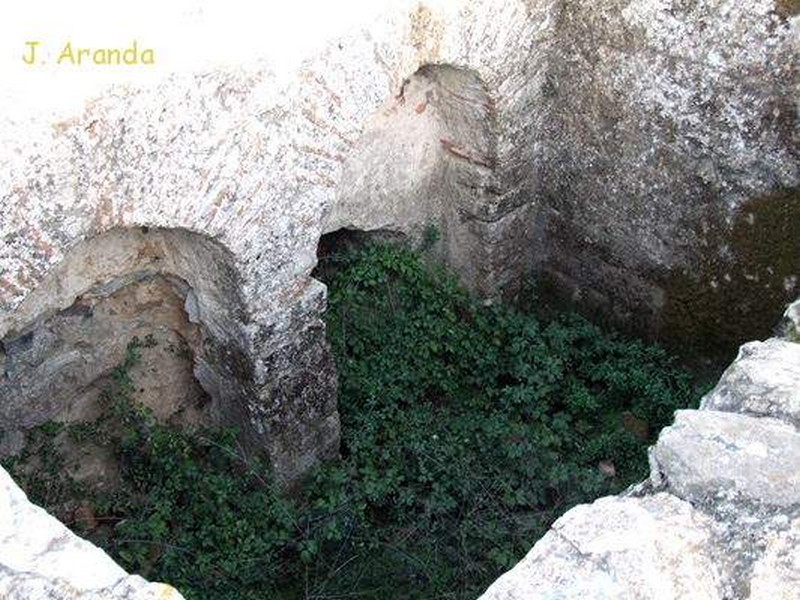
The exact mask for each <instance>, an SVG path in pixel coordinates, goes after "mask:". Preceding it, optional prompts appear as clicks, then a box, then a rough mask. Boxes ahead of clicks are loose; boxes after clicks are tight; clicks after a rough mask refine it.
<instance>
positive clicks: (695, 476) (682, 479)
mask: <svg viewBox="0 0 800 600" xmlns="http://www.w3.org/2000/svg"><path fill="white" fill-rule="evenodd" d="M653 458H654V460H655V467H654V474H653V479H654V481H655V482H656V483H659V484H660V483H661V479H662V478H663V480H664V481H665V483H666V485H667V488H668V489H669V490H670V491H672V492H673V493H674V494H676V495H678V496H679V497H681V498H684V499H685V500H689V501H691V502H697V503H708V502H711V503H713V502H715V501H716V500H717V499H725V498H728V497H732V498H735V499H737V500H740V501H743V502H751V503H755V504H764V505H767V506H773V507H781V508H784V509H789V508H791V507H796V506H797V505H798V504H800V469H798V468H797V465H800V432H798V430H797V429H796V428H795V427H793V426H792V425H789V424H787V423H785V422H783V421H779V420H777V419H773V418H768V417H763V418H755V417H750V416H747V415H740V414H735V413H727V412H718V411H712V410H702V411H693V410H680V411H677V413H676V414H675V423H674V424H673V425H671V426H670V427H667V428H666V429H663V430H662V431H661V434H660V435H659V437H658V442H657V444H656V445H655V447H654V449H653Z"/></svg>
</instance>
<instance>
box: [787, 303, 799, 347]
mask: <svg viewBox="0 0 800 600" xmlns="http://www.w3.org/2000/svg"><path fill="white" fill-rule="evenodd" d="M783 322H784V325H783V330H784V331H783V335H784V337H785V338H786V339H787V340H789V341H790V342H795V343H800V300H796V301H794V302H793V303H792V304H790V305H789V307H788V308H787V309H786V312H785V313H784V314H783Z"/></svg>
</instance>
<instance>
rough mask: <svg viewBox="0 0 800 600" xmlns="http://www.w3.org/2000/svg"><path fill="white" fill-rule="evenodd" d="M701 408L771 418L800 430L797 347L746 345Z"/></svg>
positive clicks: (783, 343) (769, 343)
mask: <svg viewBox="0 0 800 600" xmlns="http://www.w3.org/2000/svg"><path fill="white" fill-rule="evenodd" d="M701 408H703V409H707V410H721V411H727V412H738V413H746V414H750V415H755V416H770V417H775V418H778V419H783V420H785V421H787V422H788V423H792V424H793V425H795V427H800V344H794V343H791V342H788V341H784V340H779V339H776V338H772V339H769V340H767V341H765V342H749V343H747V344H745V345H743V346H742V347H741V348H740V349H739V356H738V357H737V358H736V360H735V361H734V362H733V364H732V365H731V366H730V367H728V369H727V370H726V371H725V373H724V374H723V375H722V378H721V379H720V380H719V383H717V385H716V387H715V388H714V389H713V390H712V391H711V392H710V393H709V394H708V395H706V396H705V398H703V401H702V404H701Z"/></svg>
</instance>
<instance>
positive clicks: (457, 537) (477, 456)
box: [11, 246, 697, 600]
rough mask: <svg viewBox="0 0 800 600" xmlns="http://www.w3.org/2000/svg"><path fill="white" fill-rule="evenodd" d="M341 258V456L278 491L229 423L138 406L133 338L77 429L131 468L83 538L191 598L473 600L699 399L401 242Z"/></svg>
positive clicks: (336, 294) (634, 475)
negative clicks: (173, 422)
mask: <svg viewBox="0 0 800 600" xmlns="http://www.w3.org/2000/svg"><path fill="white" fill-rule="evenodd" d="M337 262H338V264H337V269H336V270H335V275H334V276H333V280H332V281H331V282H330V308H329V311H328V327H329V337H330V340H331V344H332V347H333V351H334V354H335V356H336V359H337V364H338V368H339V373H340V384H341V389H340V398H339V409H340V412H341V418H342V436H343V437H342V459H341V461H338V462H336V463H334V464H329V465H325V466H323V467H321V468H320V469H319V470H318V471H317V472H316V473H314V474H313V476H312V477H311V478H310V480H309V481H308V484H307V486H306V487H305V489H304V490H303V491H302V492H301V493H299V495H298V496H296V497H294V498H286V497H281V496H279V495H277V494H276V493H275V492H274V491H273V488H272V486H271V485H270V483H269V481H268V478H267V476H266V469H264V468H263V467H262V466H261V465H259V464H257V463H255V462H253V461H251V460H246V459H245V458H244V457H243V455H242V454H241V452H239V451H238V450H237V446H236V442H235V436H234V435H233V433H232V432H222V433H214V434H212V433H210V432H195V433H194V434H192V435H189V434H187V433H182V432H180V431H178V430H175V429H172V428H167V427H164V426H160V425H158V424H156V423H155V422H154V420H153V419H152V417H151V416H150V415H149V414H148V413H147V412H146V411H144V410H142V409H140V408H137V407H136V405H135V403H134V396H133V393H134V389H133V387H132V386H131V385H130V381H129V379H128V377H127V370H128V369H129V368H130V366H131V364H132V363H131V361H134V360H136V356H137V353H138V352H141V351H142V345H141V344H134V345H133V346H132V347H131V348H132V349H131V352H130V353H129V358H128V360H126V363H125V364H123V365H121V367H120V368H119V369H118V370H117V371H116V372H115V374H114V377H113V378H112V384H111V385H110V386H109V389H108V391H107V393H106V394H105V396H104V397H105V399H106V404H107V410H106V412H105V413H104V415H103V416H102V417H101V418H100V419H98V420H97V421H96V422H94V423H92V424H89V425H83V426H82V428H77V429H76V428H75V427H74V426H73V427H70V430H71V433H70V435H80V434H83V435H84V436H87V435H89V434H91V435H90V437H92V438H93V439H102V440H104V441H105V442H106V443H107V444H108V445H110V446H111V447H113V448H114V452H115V454H116V456H117V458H118V460H119V464H120V468H121V473H122V483H121V487H120V489H118V490H117V491H115V492H114V493H113V494H106V495H100V494H97V493H94V494H93V493H91V492H89V491H85V497H86V498H90V502H91V504H92V505H93V507H94V512H95V513H96V515H97V518H96V520H97V522H98V523H99V525H98V526H97V527H95V528H94V529H93V530H92V531H89V532H88V533H87V532H86V531H83V533H84V535H89V536H90V537H92V539H94V540H95V541H96V542H98V543H100V544H101V545H103V546H104V547H106V548H107V549H108V550H109V551H110V552H111V553H112V554H113V555H114V556H115V557H116V558H117V559H118V560H119V561H120V562H121V563H122V564H123V566H125V567H126V568H127V569H129V570H133V571H137V572H140V573H142V574H144V575H146V576H147V577H149V578H153V579H158V580H163V581H168V582H170V583H172V584H174V585H176V586H177V587H178V588H179V589H180V590H181V591H182V592H183V593H184V594H185V596H186V597H187V598H189V599H197V600H200V599H204V600H205V599H230V600H249V599H256V598H258V599H263V598H287V599H288V598H306V599H312V598H313V599H323V598H351V597H352V598H356V597H357V598H426V599H429V598H443V599H444V598H447V599H460V598H475V597H477V596H478V595H479V594H480V592H481V591H482V590H483V589H484V588H485V587H486V585H488V583H490V582H491V581H492V580H493V579H494V578H496V577H497V576H498V575H499V574H500V573H501V572H502V571H504V570H505V569H507V568H508V567H510V566H511V565H512V564H513V563H514V562H515V561H517V560H518V559H520V558H521V557H522V556H523V555H524V554H525V552H526V551H527V550H528V549H529V548H530V546H531V545H532V544H533V543H534V542H535V541H536V539H537V538H538V537H540V536H541V535H542V534H543V533H544V532H545V531H546V529H547V527H548V526H549V525H550V523H552V521H553V520H554V519H555V518H556V517H558V516H559V515H560V514H561V513H563V512H564V511H565V510H567V509H568V508H569V507H570V506H572V505H574V504H576V503H579V502H587V501H591V500H593V499H594V498H596V497H597V496H599V495H603V494H608V493H615V492H618V491H620V490H622V489H624V488H625V487H626V486H628V485H629V484H631V483H633V482H636V481H638V480H640V479H642V478H643V477H644V476H645V475H646V472H647V458H646V446H647V445H648V444H649V443H651V442H652V441H653V436H654V435H655V433H657V432H658V430H659V429H660V428H661V427H663V426H664V425H666V424H667V423H668V422H669V421H670V420H671V416H672V412H673V411H674V410H675V409H676V408H679V407H686V406H690V405H692V404H693V403H694V399H695V398H696V397H697V394H696V390H694V389H693V387H692V385H691V384H690V381H689V377H688V376H687V374H686V373H685V372H684V371H682V370H681V369H680V368H679V367H678V366H677V365H676V364H675V363H674V362H673V360H672V359H671V358H670V357H669V356H668V355H667V354H666V353H665V352H664V351H663V350H661V349H660V348H658V347H655V346H649V345H645V344H643V343H641V342H639V341H633V340H629V339H624V338H622V337H619V336H617V335H614V334H609V333H605V332H603V331H601V330H599V329H598V328H597V327H595V326H593V325H591V324H590V323H588V322H586V321H585V320H582V319H580V318H578V317H576V316H564V317H563V318H560V319H558V320H555V321H552V322H549V323H543V322H540V321H539V320H538V319H537V318H536V317H534V316H532V315H528V314H522V313H520V312H518V311H515V310H513V309H510V308H504V307H485V306H483V305H481V304H480V303H478V302H477V301H476V300H475V299H474V298H472V297H471V296H470V295H469V294H467V293H466V292H464V291H463V290H462V289H460V288H459V287H458V286H457V285H456V283H455V282H454V280H453V279H452V277H451V276H450V275H449V274H447V273H446V272H444V271H442V270H440V269H436V268H431V267H428V266H425V265H424V263H423V262H422V261H421V260H420V258H419V256H418V255H416V254H415V253H414V252H412V251H410V250H408V249H406V248H403V247H398V246H370V247H366V248H364V249H362V250H358V251H354V252H350V253H348V254H347V255H345V256H343V257H340V258H338V259H337ZM50 429H51V430H53V431H50V433H52V434H58V431H57V430H58V427H53V426H50ZM39 434H41V435H43V436H45V437H46V432H40V433H39ZM39 434H37V435H39ZM48 460H51V462H52V460H54V459H53V458H52V457H50V459H48ZM56 463H57V461H56ZM11 466H12V470H13V468H14V467H16V468H19V467H20V463H17V464H15V465H11ZM55 468H56V469H58V464H55ZM15 475H16V473H15ZM53 475H55V474H53ZM20 480H21V482H22V483H23V485H24V484H25V483H26V480H25V477H24V476H22V477H21V478H20ZM37 490H38V488H37ZM29 491H31V495H32V496H33V499H34V500H35V501H44V502H45V503H46V504H52V503H53V502H54V498H53V497H52V495H50V496H44V497H43V496H40V495H39V492H38V491H36V490H33V489H29ZM70 492H71V490H70V489H69V486H65V487H64V493H70Z"/></svg>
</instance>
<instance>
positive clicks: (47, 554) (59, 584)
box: [0, 468, 182, 600]
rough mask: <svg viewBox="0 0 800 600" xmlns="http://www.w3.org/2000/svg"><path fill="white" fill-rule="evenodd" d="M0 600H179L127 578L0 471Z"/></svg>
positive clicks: (156, 586)
mask: <svg viewBox="0 0 800 600" xmlns="http://www.w3.org/2000/svg"><path fill="white" fill-rule="evenodd" d="M0 596H1V597H2V598H4V599H7V600H45V599H47V600H51V599H52V600H73V599H74V598H93V599H94V598H96V599H97V600H100V599H101V598H102V599H104V600H105V599H107V600H156V599H158V600H162V599H163V600H181V598H182V596H181V595H180V594H179V593H178V592H177V591H176V590H175V589H174V588H172V587H170V586H167V585H163V584H158V583H148V582H147V581H145V580H144V579H142V578H141V577H138V576H129V575H128V574H127V573H125V571H124V570H123V569H122V568H121V567H120V566H119V565H117V564H116V563H115V562H114V561H113V560H111V558H110V557H109V556H108V555H107V554H106V553H105V552H103V551H102V550H100V549H99V548H97V547H95V546H93V545H92V544H90V543H89V542H86V541H85V540H82V539H81V538H79V537H78V536H76V535H75V534H73V533H72V532H71V531H70V530H69V529H67V528H66V527H65V526H64V525H63V524H61V523H60V522H59V521H57V520H56V519H55V518H53V517H52V516H50V515H48V514H47V513H46V512H45V511H44V510H43V509H42V508H39V507H38V506H35V505H33V504H31V503H30V502H29V501H28V499H27V498H26V496H25V494H24V493H23V492H22V490H20V489H19V488H18V487H17V486H16V484H15V483H14V482H13V481H12V480H11V477H9V476H8V473H6V472H5V470H3V469H2V468H0Z"/></svg>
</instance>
